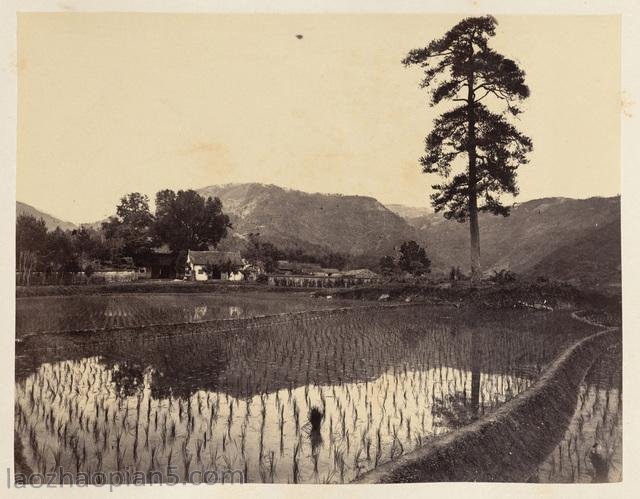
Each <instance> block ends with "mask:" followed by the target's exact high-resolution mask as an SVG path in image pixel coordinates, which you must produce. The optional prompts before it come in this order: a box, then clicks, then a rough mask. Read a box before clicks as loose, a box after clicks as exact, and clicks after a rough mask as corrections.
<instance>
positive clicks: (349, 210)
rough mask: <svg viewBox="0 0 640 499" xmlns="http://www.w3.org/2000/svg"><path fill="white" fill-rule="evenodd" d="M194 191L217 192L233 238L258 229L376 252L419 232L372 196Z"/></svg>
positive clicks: (278, 239) (286, 244)
mask: <svg viewBox="0 0 640 499" xmlns="http://www.w3.org/2000/svg"><path fill="white" fill-rule="evenodd" d="M198 192H199V193H200V194H201V195H204V196H217V197H219V198H220V200H221V201H222V204H223V207H224V211H225V212H226V213H228V214H229V215H230V217H231V221H232V223H233V226H234V234H235V237H236V240H237V238H238V237H243V236H246V235H247V234H249V233H251V232H259V233H260V234H261V235H262V237H264V238H265V239H267V240H269V241H271V242H272V243H274V244H276V245H277V246H279V247H281V248H301V249H305V250H309V251H313V250H321V251H333V252H339V253H345V254H349V255H352V256H362V255H379V256H380V255H384V254H387V253H390V252H392V251H393V248H394V247H395V246H396V245H398V244H399V243H401V242H402V241H404V240H407V239H411V238H415V237H417V231H416V230H415V229H414V228H413V227H411V226H410V225H409V224H408V223H407V222H406V221H405V220H404V219H403V218H401V217H400V216H398V215H397V214H395V213H393V212H392V211H390V210H388V209H387V208H386V207H384V206H383V205H382V204H380V203H379V202H378V201H377V200H375V199H374V198H371V197H366V196H343V195H338V194H310V193H306V192H301V191H296V190H290V189H283V188H281V187H278V186H275V185H263V184H227V185H222V186H209V187H204V188H202V189H199V190H198Z"/></svg>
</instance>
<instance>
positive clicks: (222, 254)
mask: <svg viewBox="0 0 640 499" xmlns="http://www.w3.org/2000/svg"><path fill="white" fill-rule="evenodd" d="M229 266H232V267H235V269H236V271H235V272H227V271H225V268H226V267H229ZM244 266H245V261H244V260H243V259H242V256H240V253H239V252H237V251H192V250H189V252H188V254H187V269H186V272H185V278H187V279H192V280H195V281H208V280H209V279H212V280H222V281H241V280H242V279H244V276H243V274H242V273H241V272H240V269H242V268H243V267H244ZM207 270H210V271H211V276H210V275H209V274H208V273H207Z"/></svg>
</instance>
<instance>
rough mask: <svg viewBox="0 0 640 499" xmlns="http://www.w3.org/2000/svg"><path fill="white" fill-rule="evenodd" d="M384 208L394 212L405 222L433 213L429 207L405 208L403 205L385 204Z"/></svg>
mask: <svg viewBox="0 0 640 499" xmlns="http://www.w3.org/2000/svg"><path fill="white" fill-rule="evenodd" d="M385 206H386V207H387V208H388V209H389V210H391V211H392V212H394V213H395V214H396V215H400V216H401V217H402V218H404V219H405V220H410V219H413V218H420V217H423V216H425V215H428V214H430V213H433V208H431V207H430V206H423V207H419V206H406V205H404V204H385Z"/></svg>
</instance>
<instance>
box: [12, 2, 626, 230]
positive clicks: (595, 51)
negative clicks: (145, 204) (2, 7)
mask: <svg viewBox="0 0 640 499" xmlns="http://www.w3.org/2000/svg"><path fill="white" fill-rule="evenodd" d="M460 19H461V16H448V15H447V16H445V15H395V16H389V15H298V16H293V15H286V16H285V15H247V14H244V15H202V14H196V15H191V14H180V15H175V14H165V15H163V14H71V13H56V14H20V15H19V25H18V52H19V54H18V67H19V77H18V107H19V109H18V155H17V158H18V164H17V198H18V199H19V200H21V201H24V202H27V203H29V204H32V205H34V206H36V207H37V208H39V209H42V210H44V211H47V212H49V213H51V214H53V215H56V216H58V217H61V218H63V219H65V220H70V221H73V222H84V221H93V220H97V219H100V218H103V217H105V216H107V215H109V214H111V213H113V211H114V209H115V205H116V204H117V202H118V199H119V198H120V197H121V196H122V195H123V194H125V193H127V192H132V191H140V192H144V193H146V194H149V195H150V197H153V195H154V194H155V192H156V191H158V190H159V189H162V188H173V189H178V188H198V187H203V186H206V185H211V184H221V183H228V182H263V183H273V184H277V185H281V186H284V187H291V188H296V189H301V190H305V191H310V192H339V193H344V194H361V195H370V196H374V197H376V198H377V199H379V200H380V201H382V202H385V203H403V204H407V205H413V206H427V204H428V194H429V192H430V189H429V186H430V185H431V184H432V183H434V182H436V181H437V177H435V176H432V175H425V174H422V173H420V167H419V166H418V163H417V158H418V157H419V156H420V155H421V154H422V153H423V138H424V136H425V135H426V133H428V131H429V130H430V127H431V122H432V120H433V118H434V117H435V116H436V115H437V114H438V112H441V111H442V110H443V108H429V107H428V106H427V99H428V96H427V93H426V91H425V90H421V89H419V88H418V83H419V81H420V79H421V72H420V70H419V69H417V68H415V67H411V68H404V67H403V66H402V65H401V63H400V61H401V59H402V58H403V57H404V56H405V54H406V53H407V52H408V51H409V50H410V49H412V48H416V47H420V46H424V45H426V44H427V43H428V42H429V41H430V40H431V39H433V38H435V37H439V36H441V35H442V34H443V33H444V32H445V31H446V30H447V29H448V28H450V27H451V26H452V25H454V24H455V23H456V22H458V21H459V20H460ZM498 22H499V25H498V34H497V35H496V37H495V38H494V39H493V40H492V46H493V47H494V48H496V49H497V50H499V51H501V52H502V53H504V54H505V55H507V56H509V57H512V58H515V59H516V60H517V61H518V62H519V63H520V65H521V67H522V68H523V69H524V70H525V71H526V73H527V83H528V84H529V86H530V88H531V93H532V94H531V97H530V98H529V99H528V100H527V102H526V105H525V106H524V108H525V113H524V114H523V115H522V116H521V118H520V121H517V122H516V124H517V126H518V127H519V128H520V129H521V130H522V131H523V132H525V133H527V134H528V135H529V136H530V137H531V138H532V139H533V141H534V152H533V153H532V154H531V155H530V159H531V162H530V164H529V165H526V166H524V167H522V169H521V170H520V172H521V173H520V176H519V178H520V189H521V195H520V198H519V200H520V201H524V200H527V199H532V198H537V197H542V196H568V197H588V196H593V195H614V194H618V193H619V192H620V166H619V145H620V142H619V135H620V134H619V121H620V93H619V86H620V46H619V43H620V32H619V19H618V18H617V17H600V16H583V17H560V16H554V17H550V16H529V17H522V16H517V17H516V16H499V17H498ZM298 34H301V35H303V38H302V39H298V38H297V37H296V35H298Z"/></svg>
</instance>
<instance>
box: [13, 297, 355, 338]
mask: <svg viewBox="0 0 640 499" xmlns="http://www.w3.org/2000/svg"><path fill="white" fill-rule="evenodd" d="M339 302H343V303H348V304H350V305H352V304H353V300H333V301H330V300H326V299H313V298H310V297H309V296H308V294H305V296H292V298H291V299H283V297H282V296H281V295H278V294H275V293H265V292H262V293H259V292H253V293H244V294H243V295H242V298H241V299H240V298H239V297H238V295H237V294H235V295H230V294H220V293H198V294H196V293H190V294H180V293H124V294H109V295H72V296H37V297H29V298H18V299H17V300H16V335H17V337H18V338H19V337H21V336H23V335H27V334H33V333H52V332H64V331H78V330H86V329H110V328H126V327H136V326H141V325H148V324H176V323H184V322H189V323H195V322H205V321H211V320H216V319H238V318H246V317H253V316H259V315H268V314H278V313H287V312H299V311H303V310H319V309H324V308H330V307H336V306H338V305H336V303H339Z"/></svg>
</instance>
